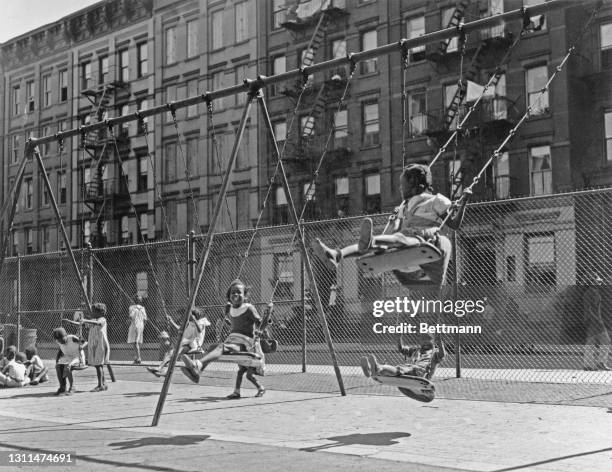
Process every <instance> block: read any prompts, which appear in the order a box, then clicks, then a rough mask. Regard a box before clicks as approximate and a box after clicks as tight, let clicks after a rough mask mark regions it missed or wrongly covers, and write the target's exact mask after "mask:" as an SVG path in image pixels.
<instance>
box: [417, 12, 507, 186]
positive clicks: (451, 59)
mask: <svg viewBox="0 0 612 472" xmlns="http://www.w3.org/2000/svg"><path fill="white" fill-rule="evenodd" d="M476 8H478V2H470V1H468V0H461V1H459V2H458V3H457V4H456V6H455V9H454V11H453V12H452V15H450V20H449V21H448V23H447V25H446V27H447V28H452V27H458V26H459V25H460V23H461V22H462V20H463V18H464V17H465V16H466V15H470V16H472V17H474V16H475V15H476V13H475V12H476ZM472 9H474V11H472ZM512 39H513V38H512V35H511V33H510V32H509V31H508V30H507V29H506V28H505V27H504V25H501V26H495V27H492V28H489V29H485V30H482V31H479V32H475V33H471V34H470V35H468V37H467V38H466V39H465V44H462V43H461V40H460V39H459V40H455V41H456V42H455V44H456V47H454V48H453V49H452V51H451V50H449V45H450V44H451V42H452V41H453V39H452V38H450V39H447V40H445V41H442V42H441V43H440V44H439V45H437V46H436V47H435V48H429V49H428V50H427V54H426V57H427V59H428V60H430V61H432V62H433V63H434V64H436V66H437V67H438V68H440V67H444V68H445V69H446V71H452V70H456V71H459V70H460V69H461V66H460V63H461V59H462V58H461V54H464V57H463V61H464V64H465V63H466V62H467V67H465V65H464V69H463V77H462V80H461V81H459V80H458V83H457V86H456V87H455V90H454V91H452V89H450V90H451V93H448V92H447V90H444V91H443V96H444V102H445V103H444V107H443V108H441V109H439V110H429V111H428V120H427V129H426V131H425V134H426V135H428V136H429V137H430V138H434V139H435V141H437V144H438V145H442V144H443V143H444V142H446V141H447V139H448V137H449V136H450V135H451V133H452V132H453V131H454V130H455V129H456V128H457V125H458V124H459V123H460V122H461V120H462V119H463V117H464V116H465V115H466V113H467V111H468V107H469V105H470V104H471V103H465V100H466V96H467V93H468V82H472V83H473V84H478V85H484V84H485V83H487V82H488V81H489V78H490V77H491V74H493V73H494V72H495V68H496V67H497V66H498V61H499V60H500V58H502V57H503V56H504V54H505V52H506V51H507V49H508V47H509V46H510V45H511V44H512ZM468 61H469V62H468ZM472 99H474V97H472ZM518 118H519V113H518V110H517V109H516V107H515V106H514V102H511V101H510V100H508V98H507V97H506V90H505V77H504V76H503V74H496V75H495V76H494V79H493V81H492V83H491V85H490V87H489V89H488V91H487V92H486V93H485V95H484V97H483V99H482V100H481V101H480V103H479V105H478V107H477V108H476V109H475V110H474V111H473V112H472V114H471V115H470V117H469V119H468V121H467V122H466V123H465V124H464V127H463V129H462V130H461V131H460V132H459V134H458V136H457V150H456V152H455V149H454V146H453V147H452V148H449V150H448V153H449V155H448V156H446V162H444V163H443V165H444V167H445V168H444V171H443V172H444V175H446V178H447V180H448V185H447V188H448V190H449V191H450V192H451V193H452V192H460V191H461V187H462V185H464V184H466V185H467V184H468V183H469V182H471V180H472V178H473V176H474V175H475V173H476V172H477V169H479V168H480V166H481V165H482V163H483V162H484V160H486V159H487V158H488V157H489V153H490V152H491V151H492V149H493V146H494V144H495V143H499V142H500V141H501V140H502V139H503V138H504V137H505V135H506V133H507V132H508V131H509V130H510V129H511V127H512V126H513V125H514V124H515V123H516V121H517V120H518ZM451 149H452V151H451ZM451 152H452V155H450V153H451ZM455 159H457V160H460V161H461V163H460V167H457V162H456V160H455ZM441 163H442V162H441ZM493 167H495V166H493ZM489 169H492V167H490V168H489ZM509 178H510V177H509V175H503V176H502V175H496V174H495V171H493V170H489V175H487V176H486V178H485V179H483V180H482V184H480V185H479V187H478V188H476V189H475V190H476V193H480V194H481V195H480V196H482V197H486V198H494V197H500V192H499V189H500V188H502V187H503V188H507V187H509V185H510V182H509V181H504V182H502V180H503V179H506V180H508V179H509Z"/></svg>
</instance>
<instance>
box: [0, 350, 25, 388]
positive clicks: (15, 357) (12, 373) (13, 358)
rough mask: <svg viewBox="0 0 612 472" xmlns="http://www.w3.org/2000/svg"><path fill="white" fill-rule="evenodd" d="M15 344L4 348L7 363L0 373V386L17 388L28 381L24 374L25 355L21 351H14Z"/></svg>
mask: <svg viewBox="0 0 612 472" xmlns="http://www.w3.org/2000/svg"><path fill="white" fill-rule="evenodd" d="M16 351H17V349H16V348H15V346H9V347H8V349H7V350H6V358H7V359H8V363H7V364H6V366H5V367H4V369H3V372H2V373H0V387H6V388H19V387H25V386H26V385H28V384H29V383H30V379H29V378H28V376H27V375H26V366H25V365H24V362H25V361H26V356H25V354H24V353H23V352H16Z"/></svg>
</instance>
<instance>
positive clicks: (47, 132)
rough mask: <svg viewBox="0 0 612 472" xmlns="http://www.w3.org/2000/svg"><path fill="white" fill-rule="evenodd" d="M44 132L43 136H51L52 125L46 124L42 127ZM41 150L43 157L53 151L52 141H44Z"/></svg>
mask: <svg viewBox="0 0 612 472" xmlns="http://www.w3.org/2000/svg"><path fill="white" fill-rule="evenodd" d="M42 134H43V136H50V135H51V127H50V126H44V127H43V129H42ZM41 152H42V155H43V157H44V156H48V155H49V154H50V153H51V142H50V141H47V142H46V143H44V144H43V145H42V148H41Z"/></svg>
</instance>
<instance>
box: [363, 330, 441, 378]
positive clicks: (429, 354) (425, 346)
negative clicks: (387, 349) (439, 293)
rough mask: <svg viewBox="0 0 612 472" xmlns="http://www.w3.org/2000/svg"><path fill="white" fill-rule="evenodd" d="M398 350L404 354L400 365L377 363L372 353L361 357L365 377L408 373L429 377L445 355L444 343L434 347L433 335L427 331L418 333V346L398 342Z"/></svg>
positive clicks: (394, 375) (397, 375)
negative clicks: (404, 360) (404, 361)
mask: <svg viewBox="0 0 612 472" xmlns="http://www.w3.org/2000/svg"><path fill="white" fill-rule="evenodd" d="M398 348H399V352H400V353H401V354H403V355H404V356H405V359H406V361H407V362H406V363H404V364H401V365H395V366H394V365H389V364H379V363H378V362H377V360H376V357H374V355H373V354H370V355H369V356H367V357H362V358H361V369H362V370H363V374H364V375H365V376H366V377H378V376H382V377H399V376H402V375H410V376H413V377H423V378H425V379H428V380H429V379H431V378H432V377H433V375H434V373H435V371H436V367H437V366H438V364H439V363H440V362H442V359H443V358H444V356H445V355H446V351H445V349H444V343H440V348H437V347H435V345H434V337H433V335H431V334H428V333H422V334H419V345H418V346H405V345H404V344H402V342H401V340H400V342H399V346H398Z"/></svg>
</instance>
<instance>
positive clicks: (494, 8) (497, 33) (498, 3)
mask: <svg viewBox="0 0 612 472" xmlns="http://www.w3.org/2000/svg"><path fill="white" fill-rule="evenodd" d="M538 1H539V0H538ZM487 9H488V14H489V16H494V15H499V14H501V13H503V12H504V0H489V3H488V5H487ZM504 28H505V25H504V24H503V23H502V24H501V25H495V26H492V27H490V28H487V29H484V30H481V32H482V39H487V38H499V37H502V36H503V35H504Z"/></svg>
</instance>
